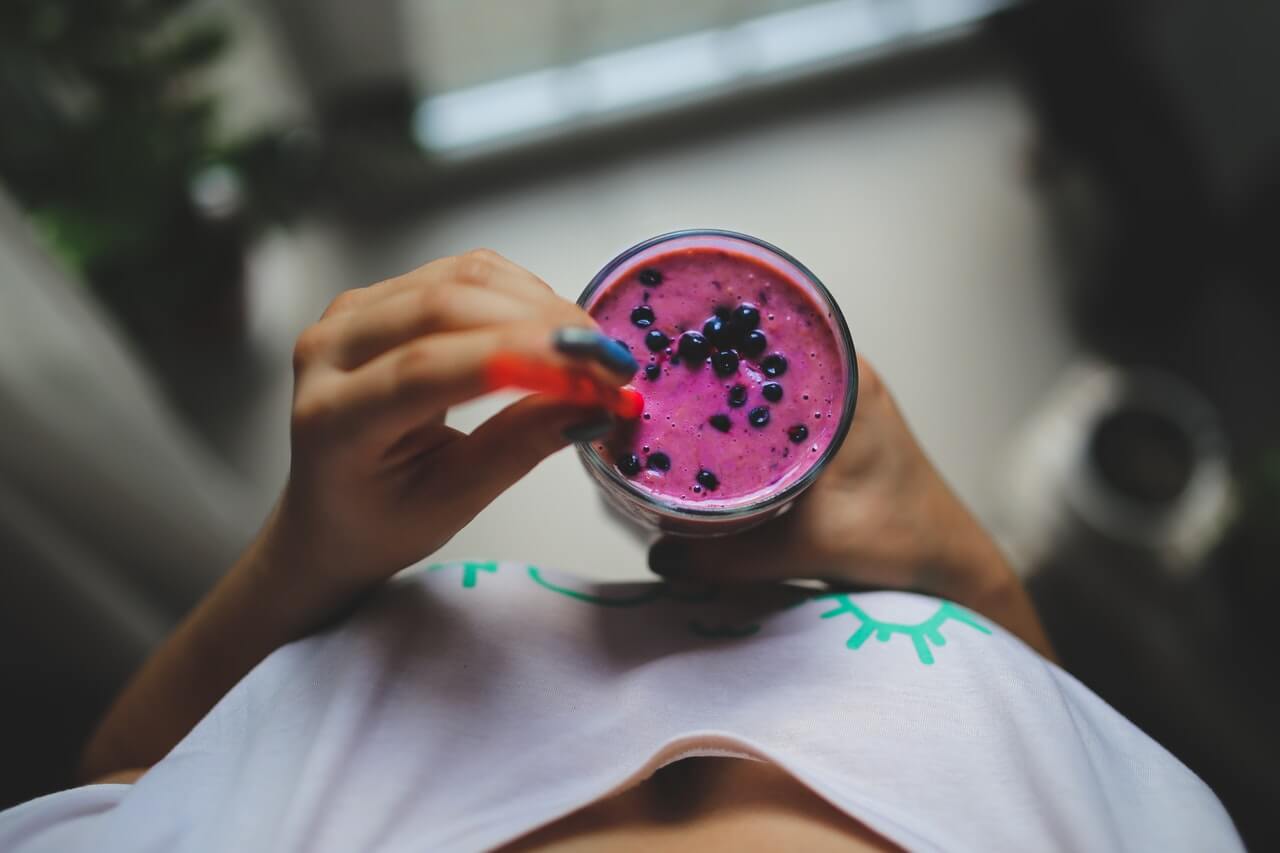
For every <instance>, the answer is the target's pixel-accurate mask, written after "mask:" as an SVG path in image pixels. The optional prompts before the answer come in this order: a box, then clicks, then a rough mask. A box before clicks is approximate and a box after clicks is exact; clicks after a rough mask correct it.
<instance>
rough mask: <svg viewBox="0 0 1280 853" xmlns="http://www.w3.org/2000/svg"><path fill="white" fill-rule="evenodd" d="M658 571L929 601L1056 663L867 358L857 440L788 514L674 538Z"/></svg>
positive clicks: (985, 540) (1010, 576) (851, 438)
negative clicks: (948, 603) (862, 589)
mask: <svg viewBox="0 0 1280 853" xmlns="http://www.w3.org/2000/svg"><path fill="white" fill-rule="evenodd" d="M649 563H650V566H651V567H652V569H653V570H654V571H655V572H657V573H658V574H661V575H664V576H667V577H670V578H677V577H678V578H689V579H700V580H716V581H725V582H735V581H737V582H746V581H768V580H785V579H790V578H817V579H823V580H828V581H831V582H835V583H841V584H852V585H856V586H870V587H876V588H888V589H908V590H915V591H919V592H925V593H928V594H932V595H937V596H941V597H943V598H949V599H952V600H954V601H957V602H959V603H961V604H965V605H967V606H969V607H972V608H973V609H975V610H978V611H979V612H983V613H985V614H986V615H988V616H990V617H991V618H993V619H995V620H996V621H999V622H1001V623H1003V624H1005V627H1007V628H1009V629H1010V630H1013V631H1014V632H1015V633H1018V634H1020V635H1021V636H1022V637H1023V639H1025V640H1027V642H1029V643H1030V644H1031V645H1033V646H1035V647H1037V648H1038V649H1039V650H1040V651H1042V652H1043V653H1045V654H1046V655H1050V654H1051V652H1050V650H1049V645H1048V641H1047V640H1045V639H1044V635H1043V632H1042V631H1041V629H1040V627H1039V622H1038V620H1037V619H1036V617H1035V615H1034V611H1033V610H1031V609H1030V601H1029V599H1028V598H1027V597H1026V593H1025V591H1024V590H1023V588H1022V585H1021V583H1020V582H1019V580H1018V578H1017V576H1016V575H1015V574H1014V572H1013V570H1012V569H1011V568H1010V566H1009V564H1008V562H1007V561H1006V560H1005V559H1004V557H1003V556H1002V555H1001V553H1000V550H999V548H998V547H997V546H996V544H995V543H994V542H993V541H992V539H991V537H990V536H989V535H988V534H987V532H986V531H985V530H983V529H982V526H981V525H980V524H978V522H977V520H976V519H974V517H973V516H972V515H971V514H970V513H969V511H968V510H967V509H966V508H965V507H964V505H963V504H962V503H961V502H960V500H959V499H958V498H957V497H956V496H955V494H954V493H953V492H952V491H951V489H950V488H948V487H947V484H946V483H945V482H944V481H943V479H942V477H941V476H940V475H939V474H938V472H937V470H936V469H935V468H934V467H933V465H932V464H931V463H930V462H929V459H928V457H926V456H925V454H924V451H923V450H921V448H920V445H919V444H918V443H917V442H916V440H915V437H914V436H913V435H912V434H911V430H910V429H908V427H907V424H906V422H905V421H904V420H903V417H902V414H901V412H899V411H898V407H897V404H896V403H895V402H894V400H893V397H892V396H891V395H890V394H889V391H888V389H887V388H886V387H885V385H884V382H883V381H882V380H881V379H880V376H879V374H877V373H876V371H875V369H874V368H872V367H871V365H870V364H869V363H868V362H867V361H866V360H865V359H861V358H860V359H859V368H858V407H857V411H856V413H855V415H854V419H853V425H852V427H851V428H850V430H849V435H848V437H847V438H846V439H845V442H844V445H843V446H842V447H841V448H840V450H839V451H838V452H837V453H836V455H835V457H834V458H833V459H832V460H831V463H830V464H829V466H828V467H827V469H826V470H825V471H824V472H823V473H822V475H821V476H820V477H819V478H818V479H817V481H815V482H814V484H813V485H812V486H811V487H810V488H809V490H808V491H807V492H805V494H804V495H803V496H801V498H800V499H799V500H797V501H796V503H795V505H794V506H793V507H792V508H791V510H790V511H789V512H787V513H785V514H784V515H782V516H781V517H779V518H776V519H774V520H772V521H770V522H768V523H766V524H764V525H762V526H760V527H758V528H755V529H753V530H749V531H747V532H746V533H743V534H740V535H738V536H731V537H728V538H723V539H719V538H717V539H678V538H672V537H668V538H664V539H662V540H660V541H659V542H658V543H657V544H655V545H654V546H653V549H652V550H651V552H650V554H649Z"/></svg>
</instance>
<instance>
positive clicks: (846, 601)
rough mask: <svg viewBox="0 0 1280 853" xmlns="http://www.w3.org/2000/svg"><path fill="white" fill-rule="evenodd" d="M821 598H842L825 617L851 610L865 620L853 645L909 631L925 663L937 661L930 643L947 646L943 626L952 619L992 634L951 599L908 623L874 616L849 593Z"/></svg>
mask: <svg viewBox="0 0 1280 853" xmlns="http://www.w3.org/2000/svg"><path fill="white" fill-rule="evenodd" d="M819 598H828V599H833V600H835V601H838V602H839V606H838V607H836V608H835V609H834V610H828V611H827V612H826V613H823V614H822V618H823V619H830V618H832V617H834V616H839V615H841V614H843V613H849V614H852V615H853V616H856V617H857V618H858V621H859V622H861V623H862V624H861V625H859V626H858V630H857V631H855V632H854V634H853V636H851V637H850V638H849V640H848V642H846V643H845V645H846V646H847V647H849V648H851V649H858V648H861V647H862V644H863V643H865V642H866V641H867V640H868V639H870V637H871V635H872V634H875V637H876V639H877V640H879V641H880V642H882V643H887V642H889V638H890V637H892V636H893V635H894V634H906V635H907V636H908V637H910V638H911V642H912V643H913V644H914V645H915V647H916V656H917V657H918V658H920V663H922V664H924V665H925V666H931V665H932V664H933V650H932V649H930V648H929V644H930V643H933V645H935V646H945V645H946V644H947V638H946V637H944V636H942V631H941V628H942V626H943V624H944V623H945V622H946V621H947V620H948V619H950V620H952V621H955V622H963V623H964V624H965V625H968V626H969V627H971V628H976V629H977V630H979V631H981V632H982V633H984V634H990V633H991V629H990V628H988V627H987V626H986V625H983V624H982V623H981V622H979V621H978V618H977V617H976V616H974V615H973V614H972V613H970V612H969V611H968V610H965V609H964V608H963V607H961V606H960V605H958V604H953V603H952V602H950V601H943V602H942V603H941V604H939V605H938V609H937V611H936V612H935V613H934V614H933V615H932V616H930V617H929V618H928V619H926V620H924V621H923V622H919V623H917V624H915V625H904V624H902V623H900V622H882V621H880V620H879V619H873V618H872V617H871V616H869V615H868V614H867V611H865V610H863V609H862V608H861V607H859V606H858V605H856V604H854V603H853V600H852V599H851V598H849V596H848V595H847V594H845V593H836V594H834V595H823V596H819Z"/></svg>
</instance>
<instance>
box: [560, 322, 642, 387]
mask: <svg viewBox="0 0 1280 853" xmlns="http://www.w3.org/2000/svg"><path fill="white" fill-rule="evenodd" d="M551 342H552V346H554V347H555V348H556V349H557V350H558V351H560V352H562V353H564V354H565V355H567V356H570V357H571V358H594V359H595V360H596V361H598V362H600V364H602V365H604V366H605V367H607V368H608V369H609V370H612V371H614V372H615V373H620V374H625V375H626V376H628V377H630V376H634V375H635V372H636V371H637V370H639V369H640V365H639V364H637V363H636V360H635V358H633V357H632V355H631V350H629V349H627V347H626V345H625V344H623V343H622V342H620V341H615V340H614V339H613V338H611V337H609V336H608V335H605V334H603V333H601V332H597V331H596V330H595V329H585V328H583V327H581V326H562V327H560V328H559V329H556V332H555V334H554V335H553V336H552V339H551Z"/></svg>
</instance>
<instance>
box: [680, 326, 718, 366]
mask: <svg viewBox="0 0 1280 853" xmlns="http://www.w3.org/2000/svg"><path fill="white" fill-rule="evenodd" d="M710 352H711V344H709V343H707V339H706V338H704V337H703V336H702V335H700V334H698V333H697V332H685V333H684V334H683V335H681V336H680V355H682V356H684V357H685V358H687V359H689V363H690V364H694V365H695V366H696V364H695V363H696V362H701V361H702V360H703V359H704V358H706V357H707V354H708V353H710Z"/></svg>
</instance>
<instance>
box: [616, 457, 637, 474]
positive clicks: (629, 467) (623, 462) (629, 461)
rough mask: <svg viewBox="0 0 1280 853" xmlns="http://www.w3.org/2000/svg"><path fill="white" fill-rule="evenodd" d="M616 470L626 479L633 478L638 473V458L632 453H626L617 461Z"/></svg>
mask: <svg viewBox="0 0 1280 853" xmlns="http://www.w3.org/2000/svg"><path fill="white" fill-rule="evenodd" d="M618 470H619V471H621V472H622V473H624V474H626V475H627V476H628V477H634V476H635V475H636V474H639V473H640V457H639V456H636V455H635V454H634V453H628V454H627V455H626V456H623V457H622V458H620V459H619V460H618Z"/></svg>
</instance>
